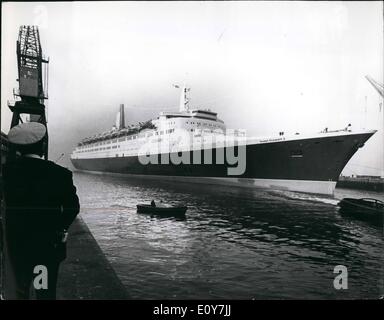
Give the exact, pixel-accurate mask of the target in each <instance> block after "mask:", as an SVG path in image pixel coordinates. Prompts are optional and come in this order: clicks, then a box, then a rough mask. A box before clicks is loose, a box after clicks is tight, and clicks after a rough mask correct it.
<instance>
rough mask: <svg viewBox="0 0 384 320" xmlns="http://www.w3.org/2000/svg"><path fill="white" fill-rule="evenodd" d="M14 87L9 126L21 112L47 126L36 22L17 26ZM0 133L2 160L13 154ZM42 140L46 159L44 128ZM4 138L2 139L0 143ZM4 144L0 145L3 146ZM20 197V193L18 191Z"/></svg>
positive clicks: (1, 266) (2, 247) (4, 260)
mask: <svg viewBox="0 0 384 320" xmlns="http://www.w3.org/2000/svg"><path fill="white" fill-rule="evenodd" d="M16 54H17V69H18V79H17V81H18V84H19V85H18V88H16V89H13V96H14V101H13V102H8V107H9V108H10V110H11V111H12V113H13V114H12V121H11V128H12V127H14V126H16V125H18V124H19V123H20V122H23V119H22V117H21V115H24V114H25V115H27V118H28V120H27V121H30V122H39V123H41V124H43V125H44V126H45V127H46V128H47V118H46V114H45V105H44V102H45V100H46V99H48V95H47V93H48V62H49V61H48V59H46V58H44V57H43V53H42V50H41V43H40V36H39V30H38V28H37V26H21V27H20V29H19V36H18V39H17V42H16ZM5 139H6V136H5V135H4V136H3V134H2V135H1V142H2V143H1V146H2V151H5V152H6V153H7V155H6V161H8V159H12V158H14V157H16V151H15V150H14V148H13V147H12V146H11V145H10V144H7V143H6V141H3V140H5ZM43 139H44V140H45V142H46V143H45V149H44V159H45V160H47V159H48V128H47V134H46V135H45V137H44V138H43ZM3 142H4V143H3ZM3 146H4V148H3ZM1 168H2V166H1V165H0V207H1V210H0V299H1V300H3V299H6V298H7V296H8V294H9V292H12V290H13V289H14V284H13V282H14V279H13V277H12V274H13V271H12V266H11V264H10V263H9V257H8V254H7V250H6V248H7V244H6V240H5V239H6V237H5V225H4V221H5V216H6V210H5V208H6V206H5V202H4V195H3V190H2V189H3V188H2V183H3V182H2V172H1ZM20 196H21V197H22V196H23V195H20Z"/></svg>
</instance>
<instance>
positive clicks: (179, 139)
mask: <svg viewBox="0 0 384 320" xmlns="http://www.w3.org/2000/svg"><path fill="white" fill-rule="evenodd" d="M189 90H190V88H187V87H186V86H183V87H182V92H181V97H180V107H179V111H178V112H176V111H175V112H160V114H159V116H158V117H157V118H156V119H153V120H149V121H147V122H143V123H139V124H138V125H131V126H127V127H126V126H125V121H124V105H120V111H119V113H118V116H117V119H116V125H115V126H114V127H113V128H112V130H110V131H107V132H103V133H100V134H97V135H95V136H92V137H88V138H85V139H83V140H82V141H80V142H79V143H78V145H77V146H76V148H75V149H74V150H73V152H72V154H71V162H72V164H73V166H74V167H75V168H76V169H78V170H85V171H96V172H106V173H119V174H131V175H140V176H142V177H150V178H162V179H172V180H180V179H181V180H183V181H185V180H187V181H191V182H196V183H213V184H216V183H217V184H227V185H237V186H244V187H261V188H273V189H280V190H289V191H298V192H305V193H317V194H327V195H332V194H333V192H334V189H335V186H336V182H337V180H338V177H339V175H340V173H341V171H342V170H343V168H344V167H345V165H346V164H347V163H348V161H349V160H350V159H351V157H352V156H353V155H354V154H355V152H356V151H357V150H358V149H359V148H361V147H362V146H364V143H365V142H366V141H367V140H368V139H369V138H370V137H371V136H372V135H373V134H374V133H375V132H376V130H370V131H358V132H355V131H352V129H351V126H350V125H348V126H347V127H346V128H344V129H342V130H334V131H331V130H328V129H327V128H326V129H324V130H323V131H321V132H319V133H316V134H312V135H302V134H299V133H296V134H294V135H292V136H289V135H286V134H284V132H279V133H278V135H276V136H271V137H268V138H265V137H263V138H260V137H247V136H246V134H245V132H244V131H241V130H231V131H229V130H227V129H226V126H225V124H224V122H223V121H222V120H220V119H219V118H218V117H217V113H216V112H213V111H211V110H206V109H201V108H191V107H190V106H189V100H188V98H187V93H188V92H189Z"/></svg>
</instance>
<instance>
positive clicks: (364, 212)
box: [338, 198, 384, 225]
mask: <svg viewBox="0 0 384 320" xmlns="http://www.w3.org/2000/svg"><path fill="white" fill-rule="evenodd" d="M338 206H339V208H340V209H339V211H340V213H341V214H345V215H349V216H351V217H354V218H357V219H360V220H366V221H371V222H376V223H378V224H380V225H382V224H383V218H384V202H383V201H380V200H377V199H372V198H361V199H355V198H344V199H342V200H341V201H340V202H339V203H338Z"/></svg>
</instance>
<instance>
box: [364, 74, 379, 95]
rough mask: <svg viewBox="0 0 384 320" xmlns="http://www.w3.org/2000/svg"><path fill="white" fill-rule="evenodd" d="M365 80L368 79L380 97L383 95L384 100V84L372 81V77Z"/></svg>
mask: <svg viewBox="0 0 384 320" xmlns="http://www.w3.org/2000/svg"><path fill="white" fill-rule="evenodd" d="M365 79H367V80H368V82H369V83H370V84H371V85H372V86H373V87H374V88H375V89H376V91H377V92H378V93H379V95H381V97H383V98H384V86H383V84H382V83H380V82H377V81H376V80H374V79H372V78H371V77H370V76H365Z"/></svg>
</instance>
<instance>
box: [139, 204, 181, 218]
mask: <svg viewBox="0 0 384 320" xmlns="http://www.w3.org/2000/svg"><path fill="white" fill-rule="evenodd" d="M187 209H188V208H187V207H186V206H171V205H166V204H164V203H162V202H160V203H158V204H155V203H154V201H152V203H151V204H138V205H137V212H138V213H149V214H156V215H174V216H176V215H177V216H183V215H185V212H186V211H187Z"/></svg>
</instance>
